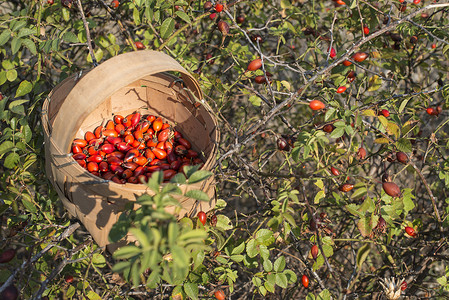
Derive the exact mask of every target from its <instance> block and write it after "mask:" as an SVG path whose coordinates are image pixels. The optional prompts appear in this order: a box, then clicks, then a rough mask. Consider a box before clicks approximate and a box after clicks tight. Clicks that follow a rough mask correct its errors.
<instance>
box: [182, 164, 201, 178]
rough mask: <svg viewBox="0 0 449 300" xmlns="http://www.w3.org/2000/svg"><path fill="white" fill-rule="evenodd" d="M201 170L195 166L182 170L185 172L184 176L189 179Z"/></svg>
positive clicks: (198, 166) (185, 167)
mask: <svg viewBox="0 0 449 300" xmlns="http://www.w3.org/2000/svg"><path fill="white" fill-rule="evenodd" d="M199 168H200V165H195V166H184V168H183V169H182V170H183V171H184V174H185V175H186V176H187V178H189V177H190V176H192V174H193V173H195V172H196V171H197V170H198V169H199Z"/></svg>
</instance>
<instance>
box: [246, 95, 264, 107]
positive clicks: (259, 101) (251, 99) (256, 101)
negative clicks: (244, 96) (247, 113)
mask: <svg viewBox="0 0 449 300" xmlns="http://www.w3.org/2000/svg"><path fill="white" fill-rule="evenodd" d="M248 101H249V102H250V103H251V104H252V105H254V106H260V105H261V104H262V99H260V97H257V96H256V95H251V96H250V97H249V99H248Z"/></svg>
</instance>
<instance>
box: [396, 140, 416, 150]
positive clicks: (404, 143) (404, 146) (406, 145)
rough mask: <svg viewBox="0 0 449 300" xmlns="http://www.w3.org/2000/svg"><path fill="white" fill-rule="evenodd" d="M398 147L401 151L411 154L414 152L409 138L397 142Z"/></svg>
mask: <svg viewBox="0 0 449 300" xmlns="http://www.w3.org/2000/svg"><path fill="white" fill-rule="evenodd" d="M396 147H397V148H398V150H399V151H402V152H406V153H410V152H412V143H411V142H410V140H409V139H407V138H401V139H399V140H398V141H397V142H396Z"/></svg>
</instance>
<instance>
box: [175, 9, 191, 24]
mask: <svg viewBox="0 0 449 300" xmlns="http://www.w3.org/2000/svg"><path fill="white" fill-rule="evenodd" d="M176 15H177V16H178V17H180V18H181V19H182V20H183V21H184V22H186V23H190V22H191V21H190V17H189V16H188V15H187V14H186V13H185V12H183V11H181V10H177V11H176Z"/></svg>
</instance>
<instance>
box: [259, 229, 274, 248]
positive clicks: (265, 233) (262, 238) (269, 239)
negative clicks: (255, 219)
mask: <svg viewBox="0 0 449 300" xmlns="http://www.w3.org/2000/svg"><path fill="white" fill-rule="evenodd" d="M256 240H257V242H258V243H259V244H263V245H266V246H269V245H271V244H272V243H273V242H274V236H273V232H272V231H271V230H269V229H263V228H262V229H259V230H258V231H257V233H256Z"/></svg>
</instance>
